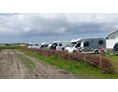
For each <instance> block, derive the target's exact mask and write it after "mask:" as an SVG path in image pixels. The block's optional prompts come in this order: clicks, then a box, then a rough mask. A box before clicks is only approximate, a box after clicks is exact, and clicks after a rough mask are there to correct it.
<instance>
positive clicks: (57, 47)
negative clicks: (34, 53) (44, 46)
mask: <svg viewBox="0 0 118 92" xmlns="http://www.w3.org/2000/svg"><path fill="white" fill-rule="evenodd" d="M69 43H70V42H69V41H54V42H53V43H52V44H50V47H49V49H53V50H62V48H63V47H65V46H66V45H67V44H69Z"/></svg>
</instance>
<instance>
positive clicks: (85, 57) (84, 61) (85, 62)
mask: <svg viewBox="0 0 118 92" xmlns="http://www.w3.org/2000/svg"><path fill="white" fill-rule="evenodd" d="M84 62H85V63H86V55H84Z"/></svg>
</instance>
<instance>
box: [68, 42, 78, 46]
mask: <svg viewBox="0 0 118 92" xmlns="http://www.w3.org/2000/svg"><path fill="white" fill-rule="evenodd" d="M76 43H77V42H71V43H70V44H69V45H68V47H73V46H74V45H75V44H76Z"/></svg>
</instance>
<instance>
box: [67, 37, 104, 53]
mask: <svg viewBox="0 0 118 92" xmlns="http://www.w3.org/2000/svg"><path fill="white" fill-rule="evenodd" d="M101 48H103V49H104V51H105V52H106V39H105V38H79V39H76V40H74V39H73V40H71V44H69V45H68V46H67V47H66V48H65V50H66V51H68V52H74V51H80V52H82V53H99V52H100V49H101Z"/></svg>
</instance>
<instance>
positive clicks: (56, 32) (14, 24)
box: [0, 13, 118, 43]
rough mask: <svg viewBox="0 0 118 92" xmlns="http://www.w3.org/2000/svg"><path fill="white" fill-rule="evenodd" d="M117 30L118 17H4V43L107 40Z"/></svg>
mask: <svg viewBox="0 0 118 92" xmlns="http://www.w3.org/2000/svg"><path fill="white" fill-rule="evenodd" d="M117 29H118V14H117V13H114V14H111V13H101V14H98V13H69V14H67V13H33V14H31V13H5V14H4V13H1V14H0V43H3V42H52V41H55V40H71V39H77V38H82V37H106V36H107V35H108V34H109V33H111V32H113V31H115V30H117Z"/></svg>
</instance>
